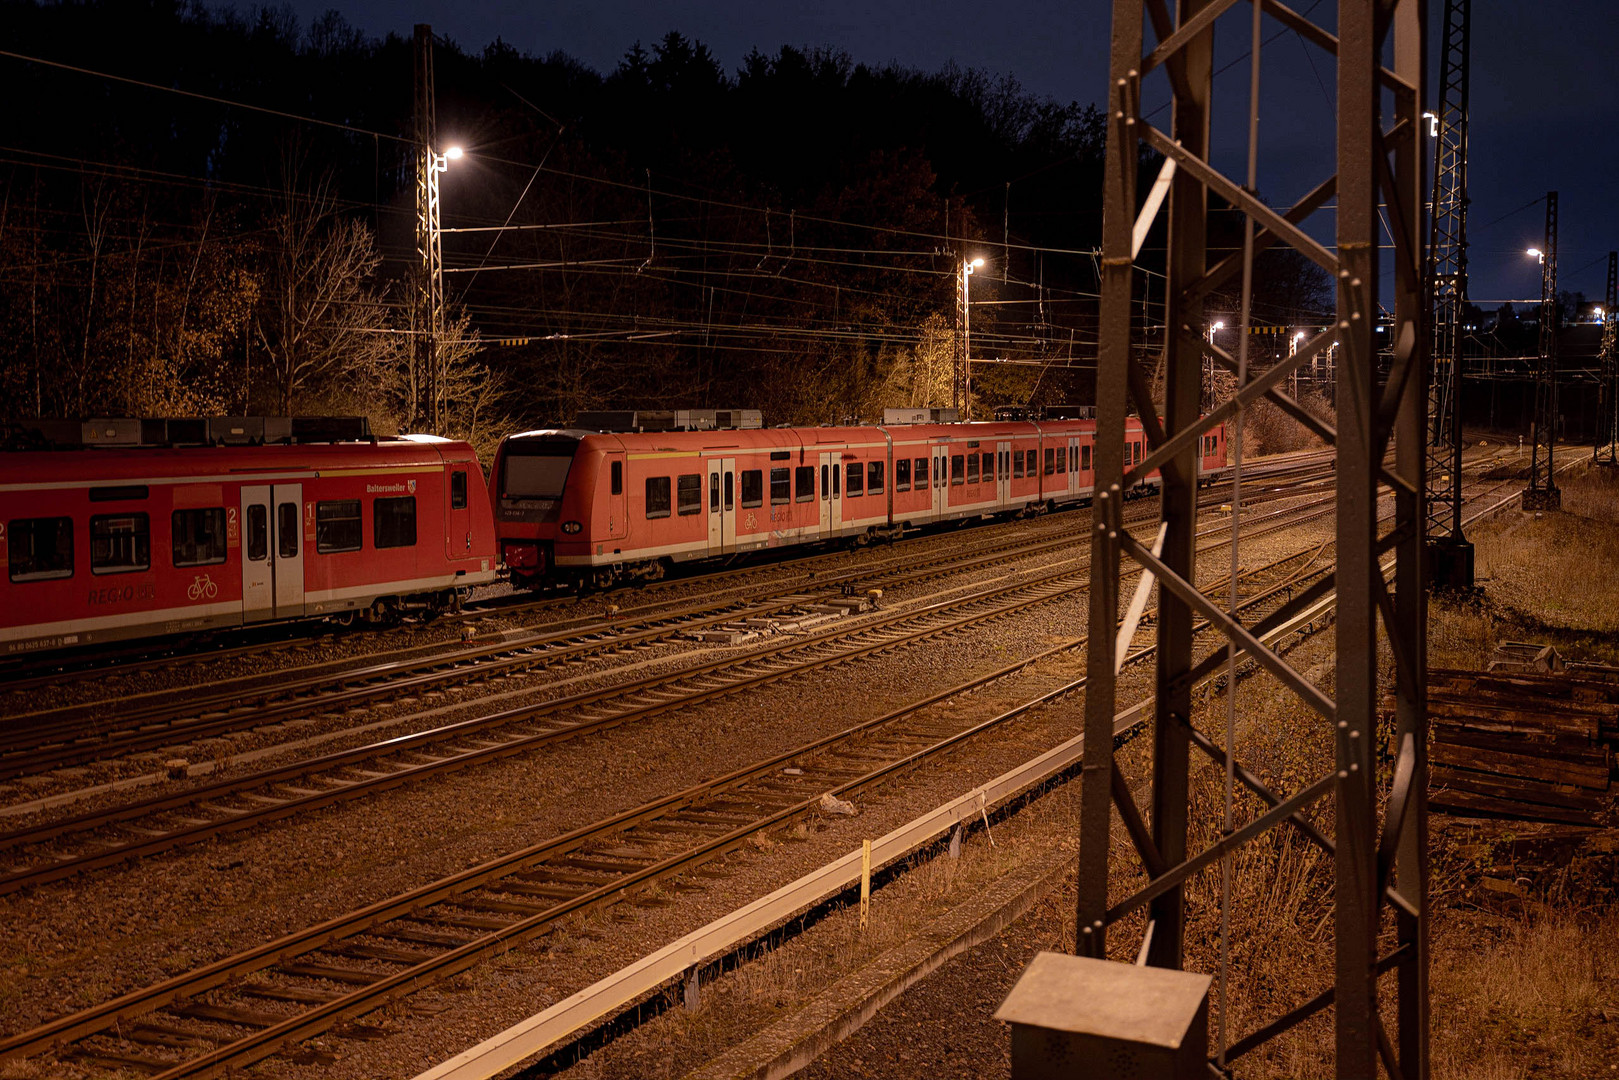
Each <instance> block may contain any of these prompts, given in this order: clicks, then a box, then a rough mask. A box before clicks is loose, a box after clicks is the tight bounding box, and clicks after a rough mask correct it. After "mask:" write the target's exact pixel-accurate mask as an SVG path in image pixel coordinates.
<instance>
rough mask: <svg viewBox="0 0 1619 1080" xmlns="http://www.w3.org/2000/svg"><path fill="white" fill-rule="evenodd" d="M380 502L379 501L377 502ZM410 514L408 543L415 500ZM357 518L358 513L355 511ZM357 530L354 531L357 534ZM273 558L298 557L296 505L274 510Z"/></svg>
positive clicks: (412, 530) (413, 533)
mask: <svg viewBox="0 0 1619 1080" xmlns="http://www.w3.org/2000/svg"><path fill="white" fill-rule="evenodd" d="M377 501H378V502H381V501H382V500H381V499H378V500H377ZM410 502H411V512H410V542H411V543H412V544H414V543H415V542H416V510H415V505H416V500H415V499H411V500H410ZM355 514H356V516H358V514H359V511H355ZM358 532H359V530H358V529H355V533H356V534H358ZM354 546H355V547H356V548H358V547H359V546H360V541H359V538H358V535H356V538H355V541H354ZM275 557H276V558H278V559H296V558H297V557H298V504H297V503H295V502H284V503H282V504H281V505H280V506H278V507H276V508H275Z"/></svg>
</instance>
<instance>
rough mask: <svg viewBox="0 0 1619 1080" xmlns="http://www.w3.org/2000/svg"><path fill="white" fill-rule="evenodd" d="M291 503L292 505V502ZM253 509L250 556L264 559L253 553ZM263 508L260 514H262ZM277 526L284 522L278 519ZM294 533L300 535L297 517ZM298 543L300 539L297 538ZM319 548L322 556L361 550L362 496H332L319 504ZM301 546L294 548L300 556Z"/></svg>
mask: <svg viewBox="0 0 1619 1080" xmlns="http://www.w3.org/2000/svg"><path fill="white" fill-rule="evenodd" d="M289 505H291V504H289ZM251 510H252V508H251V507H250V508H249V513H248V519H247V524H248V558H250V559H262V558H263V557H264V556H262V555H254V554H253V515H252V513H251ZM262 512H263V511H262V509H261V510H260V513H262ZM276 524H277V525H280V524H281V522H280V521H279V520H278V521H277V522H276ZM293 524H294V526H295V527H294V529H293V535H294V537H296V536H297V529H296V524H297V522H296V520H294V523H293ZM295 542H296V541H295ZM315 550H316V551H318V552H320V553H321V554H322V555H331V554H335V553H336V552H340V551H359V550H360V500H359V499H332V500H329V501H326V502H318V503H316V504H315ZM297 553H298V549H297V548H296V547H294V548H293V554H294V555H296V554H297Z"/></svg>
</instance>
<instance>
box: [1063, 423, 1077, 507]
mask: <svg viewBox="0 0 1619 1080" xmlns="http://www.w3.org/2000/svg"><path fill="white" fill-rule="evenodd" d="M1063 443H1064V445H1063V451H1062V452H1063V453H1065V454H1067V455H1068V494H1070V495H1075V494H1078V493H1079V489H1080V483H1079V439H1078V438H1076V437H1074V436H1072V435H1070V436H1068V438H1066V439H1064V440H1063Z"/></svg>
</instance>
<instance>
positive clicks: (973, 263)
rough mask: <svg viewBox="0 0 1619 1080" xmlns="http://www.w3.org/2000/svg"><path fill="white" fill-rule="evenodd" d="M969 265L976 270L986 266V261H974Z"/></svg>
mask: <svg viewBox="0 0 1619 1080" xmlns="http://www.w3.org/2000/svg"><path fill="white" fill-rule="evenodd" d="M969 265H971V266H972V267H973V269H975V270H976V269H977V268H978V267H980V266H983V265H984V260H983V259H974V260H973V261H972V262H971V263H970V264H969Z"/></svg>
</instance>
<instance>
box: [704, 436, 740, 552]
mask: <svg viewBox="0 0 1619 1080" xmlns="http://www.w3.org/2000/svg"><path fill="white" fill-rule="evenodd" d="M735 550H736V458H709V459H708V553H709V554H710V555H722V554H728V553H730V552H733V551H735Z"/></svg>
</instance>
